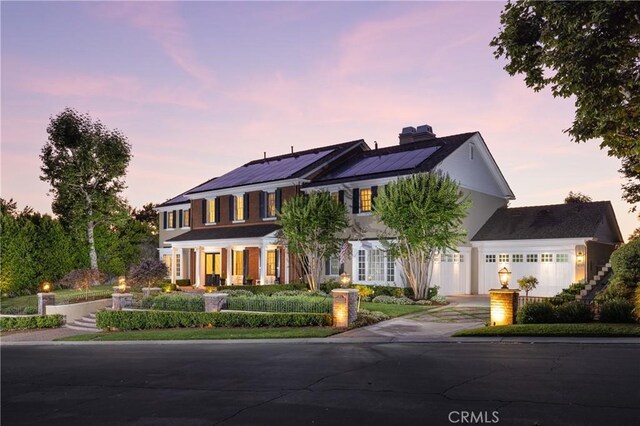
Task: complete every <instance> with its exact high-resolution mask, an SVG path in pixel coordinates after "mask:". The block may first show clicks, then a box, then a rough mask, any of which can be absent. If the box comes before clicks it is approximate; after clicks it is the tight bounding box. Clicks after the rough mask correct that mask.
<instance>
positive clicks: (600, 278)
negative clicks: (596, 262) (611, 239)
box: [576, 263, 611, 301]
mask: <svg viewBox="0 0 640 426" xmlns="http://www.w3.org/2000/svg"><path fill="white" fill-rule="evenodd" d="M610 275H611V263H607V264H606V265H604V266H603V267H602V268H600V270H599V271H598V273H597V274H596V275H595V276H594V277H593V278H592V279H591V280H590V281H589V282H588V283H587V285H585V286H584V289H582V290H580V294H577V295H576V300H578V301H584V300H593V298H594V297H595V295H596V294H598V293H600V292H601V291H602V290H603V289H604V287H605V285H606V284H608V283H609V276H610Z"/></svg>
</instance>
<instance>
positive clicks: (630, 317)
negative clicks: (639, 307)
mask: <svg viewBox="0 0 640 426" xmlns="http://www.w3.org/2000/svg"><path fill="white" fill-rule="evenodd" d="M600 322H635V318H634V314H633V303H632V302H631V301H629V300H626V299H612V300H607V301H605V302H603V303H602V304H601V305H600Z"/></svg>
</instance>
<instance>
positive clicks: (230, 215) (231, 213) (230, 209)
mask: <svg viewBox="0 0 640 426" xmlns="http://www.w3.org/2000/svg"><path fill="white" fill-rule="evenodd" d="M234 198H235V197H234V196H233V195H229V220H231V221H233V219H235V218H234V212H233V200H234Z"/></svg>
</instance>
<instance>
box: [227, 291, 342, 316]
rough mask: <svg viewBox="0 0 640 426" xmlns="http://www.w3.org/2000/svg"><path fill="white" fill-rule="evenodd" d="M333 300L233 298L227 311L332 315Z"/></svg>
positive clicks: (308, 297) (229, 299)
mask: <svg viewBox="0 0 640 426" xmlns="http://www.w3.org/2000/svg"><path fill="white" fill-rule="evenodd" d="M332 307H333V299H332V298H330V297H318V296H267V295H263V294H256V295H254V296H249V297H247V296H240V297H231V296H229V298H228V299H227V309H231V310H235V311H261V312H309V313H331V312H332Z"/></svg>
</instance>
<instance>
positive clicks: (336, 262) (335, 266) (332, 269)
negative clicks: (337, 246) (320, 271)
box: [325, 255, 340, 275]
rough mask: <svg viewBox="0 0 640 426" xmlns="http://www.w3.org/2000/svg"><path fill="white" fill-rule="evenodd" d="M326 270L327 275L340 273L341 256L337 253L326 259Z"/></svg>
mask: <svg viewBox="0 0 640 426" xmlns="http://www.w3.org/2000/svg"><path fill="white" fill-rule="evenodd" d="M325 272H326V273H327V275H340V258H339V257H338V256H336V255H334V256H331V257H329V258H328V259H327V260H326V265H325Z"/></svg>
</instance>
